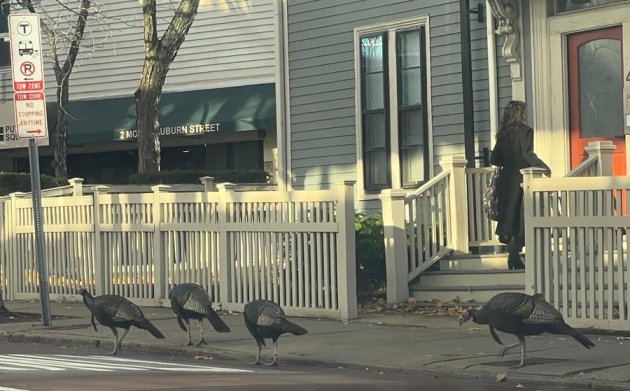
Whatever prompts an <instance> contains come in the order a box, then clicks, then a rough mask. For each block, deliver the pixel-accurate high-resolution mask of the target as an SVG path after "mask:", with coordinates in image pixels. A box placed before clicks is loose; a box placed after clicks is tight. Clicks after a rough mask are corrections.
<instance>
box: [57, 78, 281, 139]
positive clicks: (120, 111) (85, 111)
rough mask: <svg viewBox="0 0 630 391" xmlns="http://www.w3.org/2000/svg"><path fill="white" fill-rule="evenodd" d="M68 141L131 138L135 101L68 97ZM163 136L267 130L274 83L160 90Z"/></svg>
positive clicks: (271, 115)
mask: <svg viewBox="0 0 630 391" xmlns="http://www.w3.org/2000/svg"><path fill="white" fill-rule="evenodd" d="M47 111H48V117H49V130H50V133H51V136H50V140H51V144H54V139H55V137H54V135H55V134H56V103H52V104H49V107H48V108H47ZM68 111H69V113H70V116H71V119H70V127H69V129H68V144H70V145H73V144H84V143H96V142H107V141H119V140H135V139H136V137H137V133H136V132H135V128H136V104H135V100H134V97H133V96H129V97H124V98H112V99H99V100H85V101H71V102H70V104H69V108H68ZM159 121H160V134H161V135H162V137H172V136H189V135H200V134H206V133H213V132H220V133H225V132H238V131H245V130H259V129H265V130H271V129H275V126H276V104H275V87H274V84H260V85H252V86H241V87H230V88H220V89H213V90H200V91H186V92H173V93H164V94H162V100H161V103H160V120H159Z"/></svg>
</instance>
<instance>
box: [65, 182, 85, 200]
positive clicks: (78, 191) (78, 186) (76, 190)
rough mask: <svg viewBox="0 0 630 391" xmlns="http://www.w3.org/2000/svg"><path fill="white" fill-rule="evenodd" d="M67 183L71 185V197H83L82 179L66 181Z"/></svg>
mask: <svg viewBox="0 0 630 391" xmlns="http://www.w3.org/2000/svg"><path fill="white" fill-rule="evenodd" d="M68 183H70V184H71V185H72V196H73V197H81V196H82V195H83V178H71V179H68Z"/></svg>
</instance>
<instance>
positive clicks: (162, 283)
mask: <svg viewBox="0 0 630 391" xmlns="http://www.w3.org/2000/svg"><path fill="white" fill-rule="evenodd" d="M169 187H170V186H167V185H157V186H151V190H152V191H153V265H154V269H153V273H154V274H153V299H154V300H155V303H156V304H158V305H162V300H166V298H167V296H168V295H167V292H168V287H167V281H168V280H167V278H166V274H167V272H168V271H167V269H166V262H165V259H164V251H163V246H162V226H161V223H162V204H161V202H160V201H161V199H160V198H161V193H162V192H164V191H165V190H166V189H168V188H169Z"/></svg>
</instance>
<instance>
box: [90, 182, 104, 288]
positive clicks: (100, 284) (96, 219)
mask: <svg viewBox="0 0 630 391" xmlns="http://www.w3.org/2000/svg"><path fill="white" fill-rule="evenodd" d="M107 190H109V187H107V186H95V187H94V193H93V194H92V208H93V211H92V218H93V223H94V228H93V231H94V241H93V243H94V249H93V251H92V254H94V285H95V286H94V290H95V292H94V293H95V294H96V295H104V294H107V293H109V291H108V289H106V285H107V281H106V279H105V276H106V275H107V274H108V269H107V265H106V264H105V260H104V259H105V258H104V257H103V248H102V243H101V208H100V202H99V197H100V196H101V194H102V193H105V192H107ZM86 288H87V287H86Z"/></svg>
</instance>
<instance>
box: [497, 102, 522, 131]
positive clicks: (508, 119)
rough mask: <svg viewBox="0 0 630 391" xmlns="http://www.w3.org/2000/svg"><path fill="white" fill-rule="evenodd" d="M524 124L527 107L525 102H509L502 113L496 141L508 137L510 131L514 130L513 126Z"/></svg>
mask: <svg viewBox="0 0 630 391" xmlns="http://www.w3.org/2000/svg"><path fill="white" fill-rule="evenodd" d="M526 122H527V106H526V105H525V102H521V101H520V100H511V101H509V102H508V104H507V105H505V110H504V111H503V119H502V120H501V126H500V127H499V131H498V132H497V140H498V139H500V138H503V137H507V136H509V134H510V130H511V129H513V128H514V125H520V124H525V123H526Z"/></svg>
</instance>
